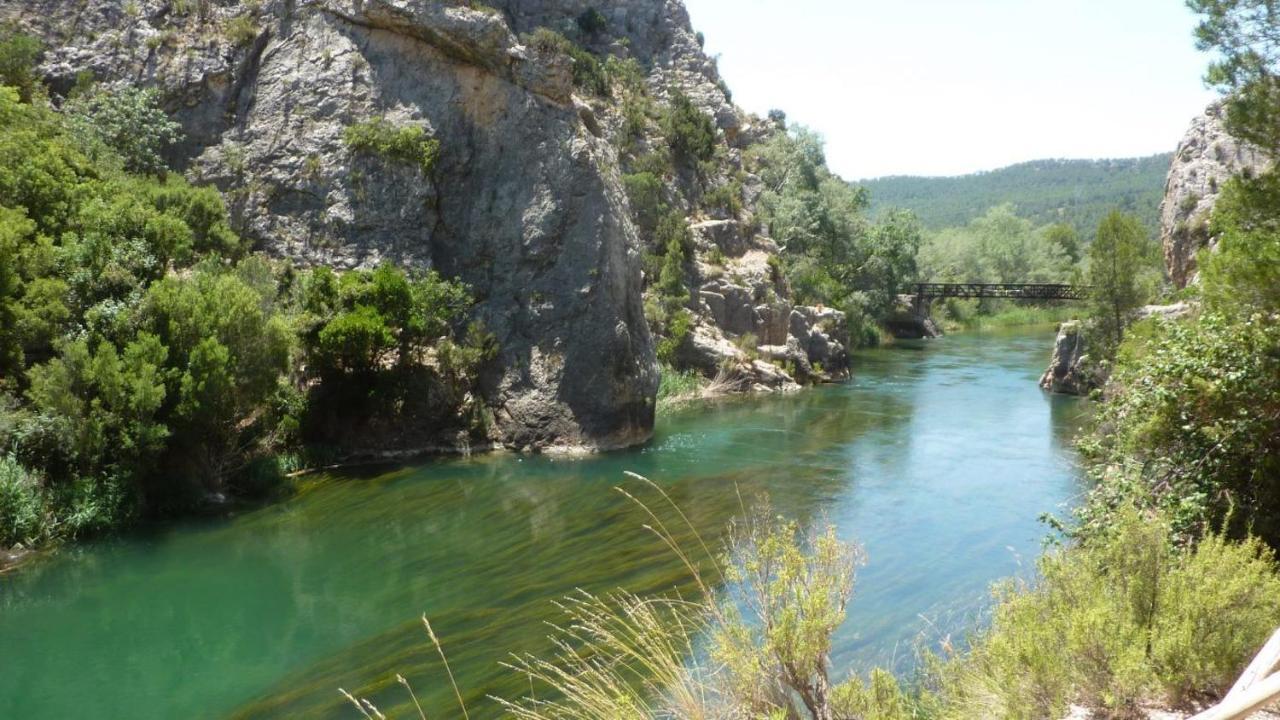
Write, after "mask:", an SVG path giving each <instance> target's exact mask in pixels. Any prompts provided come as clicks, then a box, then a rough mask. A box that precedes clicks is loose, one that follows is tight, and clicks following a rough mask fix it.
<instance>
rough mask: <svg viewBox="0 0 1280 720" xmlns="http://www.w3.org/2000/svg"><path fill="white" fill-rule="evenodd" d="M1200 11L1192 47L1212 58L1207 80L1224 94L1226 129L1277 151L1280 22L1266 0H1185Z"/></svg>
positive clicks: (1279, 132)
mask: <svg viewBox="0 0 1280 720" xmlns="http://www.w3.org/2000/svg"><path fill="white" fill-rule="evenodd" d="M1187 6H1188V7H1189V8H1191V10H1192V11H1193V12H1196V13H1199V14H1200V15H1201V20H1200V24H1199V25H1198V26H1197V27H1196V33H1195V34H1196V47H1197V48H1198V49H1200V50H1205V51H1209V52H1213V53H1215V55H1216V59H1215V60H1214V62H1213V63H1212V64H1210V66H1209V71H1208V72H1207V73H1206V74H1205V82H1207V83H1208V84H1209V85H1212V86H1214V87H1217V88H1218V89H1219V90H1221V91H1222V93H1223V95H1225V96H1226V98H1227V99H1226V108H1227V130H1228V131H1229V132H1230V133H1231V135H1232V136H1233V137H1236V138H1239V139H1241V140H1244V141H1245V142H1248V143H1252V144H1253V145H1256V146H1258V147H1260V148H1262V149H1263V150H1264V151H1266V152H1268V153H1270V154H1271V155H1273V156H1274V155H1275V154H1276V153H1277V151H1280V78H1278V77H1277V73H1276V70H1277V63H1278V62H1280V23H1277V22H1276V19H1275V5H1274V3H1272V2H1270V1H1269V0H1188V1H1187Z"/></svg>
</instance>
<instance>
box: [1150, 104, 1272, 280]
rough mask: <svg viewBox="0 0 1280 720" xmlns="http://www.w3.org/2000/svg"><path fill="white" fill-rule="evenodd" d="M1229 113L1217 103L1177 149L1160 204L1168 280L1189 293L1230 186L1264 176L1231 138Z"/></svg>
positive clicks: (1258, 162)
mask: <svg viewBox="0 0 1280 720" xmlns="http://www.w3.org/2000/svg"><path fill="white" fill-rule="evenodd" d="M1224 114H1225V110H1224V108H1223V106H1222V104H1221V103H1215V104H1213V105H1210V106H1209V107H1208V108H1206V109H1205V111H1204V113H1203V114H1201V115H1200V116H1199V117H1197V118H1196V119H1195V120H1193V121H1192V123H1191V128H1190V129H1189V130H1187V134H1186V136H1185V137H1183V139H1182V142H1180V143H1178V150H1177V152H1176V153H1174V156H1173V164H1172V165H1171V166H1170V168H1169V176H1168V179H1167V180H1166V181H1165V191H1164V200H1163V201H1162V202H1161V203H1160V243H1161V245H1162V247H1163V249H1164V259H1165V265H1166V267H1167V268H1168V270H1169V277H1170V278H1171V279H1172V280H1173V282H1174V284H1175V285H1176V286H1177V287H1179V288H1182V287H1186V286H1187V284H1188V283H1190V282H1192V281H1194V279H1195V277H1196V253H1197V252H1199V251H1200V249H1201V248H1203V247H1207V246H1211V245H1212V244H1213V239H1212V238H1211V237H1210V235H1209V216H1210V214H1211V213H1212V212H1213V205H1214V202H1216V201H1217V199H1218V194H1219V193H1220V192H1221V190H1222V186H1223V184H1224V183H1226V182H1227V180H1229V179H1231V177H1232V176H1234V175H1241V174H1243V175H1250V174H1253V173H1257V172H1261V171H1262V170H1264V169H1265V168H1266V167H1267V161H1266V159H1265V158H1264V157H1263V156H1262V154H1261V153H1260V152H1259V151H1258V149H1257V148H1254V147H1252V146H1250V145H1246V144H1244V143H1241V142H1240V141H1239V140H1236V139H1235V138H1233V137H1231V135H1229V134H1228V133H1227V130H1226V127H1225V126H1224Z"/></svg>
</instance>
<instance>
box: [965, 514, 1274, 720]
mask: <svg viewBox="0 0 1280 720" xmlns="http://www.w3.org/2000/svg"><path fill="white" fill-rule="evenodd" d="M1173 539H1174V535H1173V533H1172V530H1171V528H1170V526H1169V524H1168V523H1167V522H1166V521H1164V520H1162V519H1159V518H1154V519H1153V518H1150V517H1144V516H1143V515H1142V514H1140V513H1139V512H1138V511H1137V510H1134V509H1133V508H1128V509H1126V510H1124V511H1122V512H1120V513H1118V514H1117V516H1116V518H1115V522H1114V524H1113V525H1112V526H1111V527H1110V528H1109V529H1108V532H1107V533H1106V534H1104V535H1099V536H1097V537H1094V538H1092V539H1090V540H1089V541H1087V542H1086V543H1084V544H1083V545H1081V546H1079V547H1075V548H1072V549H1069V550H1064V551H1061V552H1058V553H1055V554H1049V555H1046V556H1045V557H1044V558H1042V560H1041V561H1040V566H1039V567H1040V574H1041V580H1039V581H1038V582H1037V583H1036V584H1035V585H1034V586H1029V587H1022V586H1019V585H1017V584H1015V583H1005V584H1004V585H1002V586H1000V588H999V590H998V592H997V599H998V601H999V602H998V605H997V607H996V610H995V615H994V618H993V620H992V625H991V628H990V629H989V630H988V631H986V632H985V633H983V634H981V635H979V636H978V637H977V638H976V639H975V640H974V641H973V643H972V650H971V651H970V653H969V654H968V655H966V656H963V657H962V658H961V659H959V660H957V661H956V662H955V663H953V664H952V665H951V666H950V667H948V668H946V669H945V670H944V672H943V677H944V682H943V684H942V686H943V689H944V691H945V693H946V695H947V698H946V702H947V705H948V708H949V711H948V713H947V714H946V715H947V717H955V718H971V717H992V718H1014V717H1062V716H1063V715H1064V714H1065V712H1066V709H1067V705H1068V704H1069V703H1081V704H1084V705H1087V706H1091V707H1103V708H1107V709H1110V710H1112V711H1117V712H1121V713H1124V712H1128V711H1132V710H1133V709H1135V708H1136V707H1137V706H1138V705H1139V704H1140V703H1142V702H1146V701H1151V700H1157V701H1158V700H1164V701H1171V702H1177V701H1180V700H1181V699H1183V698H1187V697H1200V696H1203V695H1210V696H1216V695H1218V694H1220V693H1222V692H1223V691H1224V690H1226V689H1227V688H1228V687H1230V685H1231V683H1232V682H1233V681H1234V679H1235V677H1236V676H1237V675H1238V674H1239V672H1240V671H1241V670H1242V669H1243V668H1244V665H1245V664H1247V663H1248V661H1249V659H1250V658H1251V657H1252V655H1253V653H1254V652H1256V651H1257V649H1258V648H1259V647H1260V646H1261V645H1262V643H1263V641H1265V640H1266V638H1267V637H1268V635H1270V633H1271V632H1272V631H1273V630H1274V629H1275V628H1274V623H1275V619H1276V618H1277V617H1280V578H1277V576H1276V573H1275V570H1276V566H1275V559H1274V556H1273V554H1272V553H1271V551H1269V550H1267V549H1266V548H1265V546H1264V545H1263V544H1262V543H1261V542H1260V541H1258V540H1254V539H1250V540H1246V541H1244V542H1242V543H1230V542H1227V541H1226V540H1224V539H1223V538H1221V537H1220V536H1216V535H1210V536H1208V537H1207V538H1206V539H1205V540H1204V541H1203V542H1201V543H1200V544H1199V545H1197V546H1196V547H1195V548H1193V549H1190V550H1177V549H1176V548H1175V545H1174V543H1173Z"/></svg>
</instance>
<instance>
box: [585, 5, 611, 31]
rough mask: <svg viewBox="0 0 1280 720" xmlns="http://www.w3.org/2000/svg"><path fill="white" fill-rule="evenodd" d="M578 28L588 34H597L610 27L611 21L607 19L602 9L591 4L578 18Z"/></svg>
mask: <svg viewBox="0 0 1280 720" xmlns="http://www.w3.org/2000/svg"><path fill="white" fill-rule="evenodd" d="M577 23H578V29H579V30H581V31H582V32H583V33H585V34H587V35H595V34H597V33H602V32H604V31H605V30H607V29H608V27H609V21H608V20H606V19H605V17H604V15H602V14H600V11H599V10H597V9H596V8H595V6H591V7H589V8H587V9H586V10H583V11H582V14H581V15H578V18H577Z"/></svg>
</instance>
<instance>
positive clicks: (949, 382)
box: [0, 331, 1083, 719]
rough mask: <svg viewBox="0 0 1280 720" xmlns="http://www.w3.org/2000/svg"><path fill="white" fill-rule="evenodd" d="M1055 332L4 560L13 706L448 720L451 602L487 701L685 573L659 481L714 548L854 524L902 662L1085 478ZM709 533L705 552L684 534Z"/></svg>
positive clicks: (2, 659)
mask: <svg viewBox="0 0 1280 720" xmlns="http://www.w3.org/2000/svg"><path fill="white" fill-rule="evenodd" d="M1051 337H1052V336H1051V334H1050V333H1049V332H1047V331H1038V332H1028V331H1019V332H1003V333H991V334H968V335H957V336H953V337H948V338H944V339H941V340H938V341H934V342H930V343H928V344H921V345H914V346H899V347H897V348H894V349H888V350H879V351H874V352H869V353H864V354H861V355H860V356H859V357H858V359H857V371H856V378H855V379H854V380H853V381H852V382H850V383H849V384H847V385H842V386H834V387H828V388H820V389H816V390H812V391H807V392H804V393H800V394H797V395H793V396H789V397H774V398H754V399H738V400H733V401H726V402H723V403H719V404H716V405H713V406H707V407H699V408H696V409H691V410H688V411H685V412H682V413H679V414H677V415H675V416H674V417H669V418H664V419H663V420H662V421H661V422H660V423H659V427H658V432H657V436H656V437H655V438H654V440H653V442H652V443H651V444H650V445H648V446H647V447H645V448H641V449H637V450H634V451H628V452H620V453H614V454H609V455H605V456H601V457H594V458H590V459H584V460H565V459H554V458H548V457H536V458H520V457H515V456H510V455H494V456H487V457H479V458H474V459H464V460H442V461H437V462H431V463H427V464H424V465H418V466H414V467H405V468H382V469H380V470H378V471H366V472H353V473H344V474H341V475H337V476H333V477H327V478H323V479H320V480H317V481H312V482H309V483H308V484H307V485H306V486H305V487H304V488H303V490H302V492H300V493H299V494H298V495H297V496H296V497H294V498H293V499H291V500H289V501H288V502H285V503H282V504H279V505H275V506H272V507H268V508H264V509H261V510H257V511H253V512H248V513H245V514H242V515H240V516H238V517H235V518H230V519H223V520H217V521H206V522H202V523H188V524H182V525H179V526H176V527H171V528H166V529H163V530H156V531H153V532H150V533H146V534H143V535H140V536H133V537H129V538H127V539H121V540H114V541H110V542H103V543H99V544H94V545H89V546H86V547H81V548H77V549H73V550H69V551H65V552H62V553H60V554H58V555H56V556H54V557H52V558H50V559H46V560H41V561H38V562H36V563H34V564H32V565H30V566H28V567H25V568H23V569H21V570H19V571H18V572H16V573H10V574H9V575H4V576H0V718H27V717H77V718H225V717H244V718H268V717H344V718H349V717H353V711H351V710H350V709H349V708H344V707H343V706H342V705H341V704H340V703H339V702H338V701H339V700H340V698H339V696H338V694H337V691H336V688H338V687H340V686H341V687H345V688H347V689H350V690H359V691H360V692H362V693H366V694H370V695H372V696H373V697H375V698H376V699H378V700H379V703H380V704H381V705H382V706H383V709H384V710H386V709H388V708H390V707H394V706H397V705H399V704H400V703H402V702H403V701H404V700H405V698H404V696H403V695H402V693H401V692H400V691H399V690H398V688H396V687H394V681H393V679H392V677H393V674H394V673H395V672H397V671H398V672H402V673H404V674H405V675H407V676H408V677H409V678H410V680H411V681H412V682H413V683H414V684H415V687H416V688H417V689H418V691H419V695H420V696H421V697H423V698H424V700H425V701H426V703H425V704H427V705H428V707H429V708H432V707H434V708H440V710H439V711H438V712H436V713H434V714H431V713H430V709H429V716H431V717H451V716H453V715H454V711H453V710H452V706H451V705H450V704H449V703H448V702H447V700H448V699H449V698H450V697H451V694H450V691H447V690H446V686H445V685H444V674H443V669H442V667H441V666H440V663H439V660H438V658H437V657H436V656H435V654H434V650H433V649H432V648H430V646H429V645H428V644H427V641H426V638H425V636H424V634H423V632H422V630H421V626H420V625H419V624H418V620H417V618H418V617H419V615H420V614H421V613H423V612H426V613H428V614H429V615H430V616H431V618H432V622H433V624H434V625H435V627H436V631H437V633H438V634H439V635H440V636H441V638H442V640H443V642H444V644H445V648H446V650H447V652H448V654H449V658H450V663H451V665H452V668H453V671H454V673H455V674H456V675H457V677H458V681H459V684H460V685H461V686H462V687H463V688H464V692H465V693H466V695H467V699H468V704H469V706H470V707H471V710H472V712H471V716H472V717H473V718H477V719H480V718H490V717H495V716H497V714H498V713H497V712H496V710H495V709H494V707H493V704H492V702H490V701H488V700H487V699H486V695H488V694H497V695H507V696H510V695H515V694H518V693H520V692H521V691H522V690H523V689H524V688H525V687H526V685H525V683H524V682H522V681H521V680H520V679H519V678H517V677H514V676H513V675H512V674H511V673H510V672H509V671H507V670H504V669H503V668H501V667H500V666H499V665H498V663H499V662H500V661H501V660H503V658H504V657H506V655H507V653H510V652H541V651H545V650H546V648H547V640H546V634H547V629H546V627H545V625H544V621H547V620H555V619H556V618H557V617H558V616H557V614H556V613H557V611H556V610H555V608H554V606H552V604H551V601H552V600H554V599H555V598H557V597H561V596H563V595H565V594H566V593H568V592H570V591H572V590H573V589H574V588H586V589H590V590H597V591H600V590H609V589H612V588H615V587H619V586H621V587H626V588H628V589H631V590H636V591H645V590H669V589H672V588H673V587H684V588H685V589H688V578H687V577H686V576H685V574H684V573H683V572H681V570H680V567H679V566H678V564H677V562H676V561H675V560H674V559H673V558H672V557H671V554H670V553H669V552H668V551H666V550H665V549H664V547H663V546H662V545H661V544H660V542H659V541H658V540H656V539H655V538H654V537H653V536H652V535H650V534H648V533H647V532H646V531H645V530H643V529H642V528H641V525H642V524H643V523H644V522H646V519H645V518H644V517H643V516H642V513H641V512H640V511H639V510H637V509H636V508H635V507H634V506H632V505H630V504H629V502H628V501H627V500H626V499H625V498H623V497H622V496H621V495H620V494H619V493H617V492H616V491H615V490H614V489H613V488H614V487H615V486H617V485H620V484H621V485H626V486H628V487H631V488H633V489H636V490H640V488H638V487H637V486H636V485H635V483H634V482H629V481H627V479H626V478H625V477H624V475H623V471H625V470H631V471H635V472H638V473H642V474H644V475H647V476H649V477H652V478H653V479H655V480H656V481H658V482H659V483H660V484H661V485H662V486H663V487H664V488H665V489H666V490H667V491H668V492H669V493H670V494H671V495H672V497H674V498H675V500H676V501H677V502H678V503H679V504H680V506H681V507H682V508H683V510H684V511H685V512H686V513H687V514H688V515H689V516H690V517H691V518H692V519H693V521H694V523H695V524H697V525H698V526H700V527H701V528H705V529H706V535H707V537H708V539H709V540H714V539H715V537H716V536H717V533H718V531H719V529H720V528H722V527H723V526H724V524H725V523H726V522H727V521H729V520H730V519H731V518H732V517H734V516H735V515H736V514H738V513H739V512H740V510H739V508H740V505H739V496H741V497H743V498H746V499H747V501H748V502H750V501H751V500H752V499H754V498H757V497H760V496H762V495H764V494H767V495H769V496H770V497H771V498H772V501H773V504H774V505H775V506H776V507H777V508H778V509H779V510H780V511H782V512H785V513H788V514H792V515H795V516H797V517H800V518H802V519H806V520H812V519H814V518H818V517H821V516H824V515H825V516H826V517H827V518H829V519H830V520H832V521H833V522H835V523H836V524H837V525H838V527H839V528H840V531H841V533H842V535H843V536H844V537H846V538H849V539H856V540H858V541H859V542H860V543H861V544H862V545H863V546H864V548H865V549H866V552H867V555H868V558H869V561H868V563H867V565H866V566H865V567H863V568H862V569H861V571H860V573H859V576H858V580H857V588H856V596H855V600H854V603H853V605H852V608H851V612H850V618H849V621H848V622H847V623H846V624H845V626H844V627H843V628H842V629H841V631H840V633H839V636H838V638H837V641H838V642H837V648H836V653H835V656H834V661H835V663H836V665H837V666H839V668H841V669H842V670H848V669H859V668H865V667H868V666H870V665H871V664H874V663H882V664H892V665H895V666H897V667H899V668H901V667H905V666H906V664H908V663H909V659H910V656H911V648H912V647H913V645H914V644H915V643H916V642H918V641H919V639H920V638H924V639H925V641H928V640H929V639H935V640H936V639H937V638H938V637H940V634H943V633H947V632H956V631H962V630H963V628H965V627H969V626H972V624H973V623H975V622H978V621H980V617H981V611H982V609H983V607H984V606H985V604H986V597H987V587H988V585H989V584H990V583H991V582H992V581H993V580H995V579H997V578H1000V577H1004V576H1008V575H1011V574H1018V573H1027V572H1029V566H1030V564H1031V560H1032V559H1033V558H1034V556H1035V555H1036V554H1037V553H1038V551H1039V547H1040V540H1041V539H1042V538H1043V537H1044V536H1045V534H1046V529H1045V528H1044V526H1042V525H1040V524H1039V523H1038V522H1037V520H1036V518H1037V516H1038V515H1039V514H1040V513H1041V512H1044V511H1054V512H1062V511H1064V509H1065V508H1066V507H1067V506H1069V505H1070V503H1072V502H1073V501H1074V498H1076V497H1077V495H1078V493H1079V492H1080V486H1079V479H1078V474H1077V471H1076V469H1075V464H1074V459H1073V457H1072V454H1071V452H1070V450H1069V448H1068V446H1069V443H1070V437H1071V435H1072V433H1073V432H1074V428H1075V427H1076V426H1077V424H1078V422H1079V419H1080V416H1081V414H1082V412H1083V409H1082V406H1081V405H1080V404H1079V403H1078V402H1077V401H1075V400H1072V399H1069V398H1063V397H1053V396H1047V395H1045V394H1043V393H1041V391H1040V390H1039V389H1038V388H1037V387H1036V384H1035V380H1036V377H1037V375H1038V373H1039V372H1040V370H1042V369H1043V366H1044V364H1045V362H1046V361H1047V356H1048V352H1049V348H1050V343H1051ZM686 541H687V542H688V541H690V540H689V539H688V538H686Z"/></svg>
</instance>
